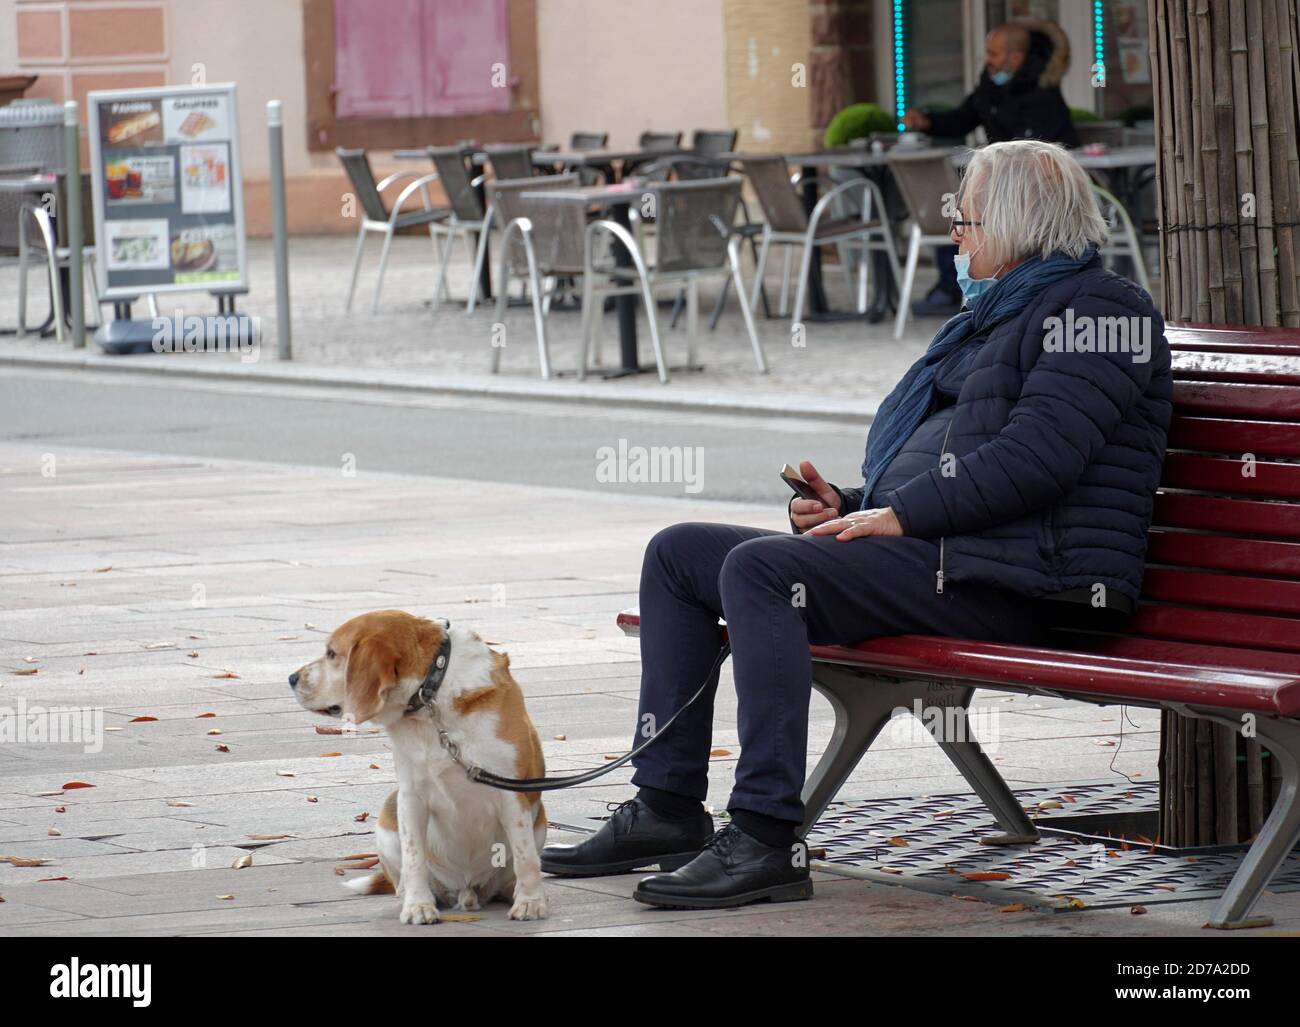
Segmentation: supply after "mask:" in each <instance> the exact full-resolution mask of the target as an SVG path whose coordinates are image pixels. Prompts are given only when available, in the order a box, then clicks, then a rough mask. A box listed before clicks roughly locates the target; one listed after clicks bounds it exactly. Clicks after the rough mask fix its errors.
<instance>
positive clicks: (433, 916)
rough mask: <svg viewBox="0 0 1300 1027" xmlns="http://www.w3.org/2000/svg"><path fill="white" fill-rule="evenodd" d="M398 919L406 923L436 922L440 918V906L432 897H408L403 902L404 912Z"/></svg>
mask: <svg viewBox="0 0 1300 1027" xmlns="http://www.w3.org/2000/svg"><path fill="white" fill-rule="evenodd" d="M397 919H398V920H400V921H401V922H402V923H404V924H436V923H437V922H438V919H439V918H438V907H437V905H436V904H435V903H434V902H433V900H432V899H429V900H428V901H423V900H411V899H407V900H406V901H405V902H403V903H402V913H401V916H399V917H398V918H397Z"/></svg>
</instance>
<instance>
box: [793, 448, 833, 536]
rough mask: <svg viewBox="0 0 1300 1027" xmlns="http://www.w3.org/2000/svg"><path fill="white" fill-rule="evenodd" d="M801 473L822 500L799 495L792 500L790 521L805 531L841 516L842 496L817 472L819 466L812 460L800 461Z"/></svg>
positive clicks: (799, 529)
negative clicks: (801, 497) (815, 465)
mask: <svg viewBox="0 0 1300 1027" xmlns="http://www.w3.org/2000/svg"><path fill="white" fill-rule="evenodd" d="M799 473H800V474H801V475H803V480H804V481H806V482H807V483H808V484H809V485H811V486H812V488H813V491H814V492H816V493H817V495H819V496H820V497H821V501H820V502H818V501H817V500H815V499H800V498H799V497H798V496H795V498H794V499H793V500H791V502H790V522H791V523H792V524H793V525H794V526H795V528H796V529H798V531H799V532H800V533H803V532H805V531H807V530H808V529H809V528H812V527H814V526H815V525H818V524H824V523H826V522H827V521H832V520H834V519H835V518H837V517H839V515H840V497H839V496H838V495H837V494H836V492H835V490H834V489H833V488H831V487H830V486H829V485H828V484H826V480H825V479H824V478H823V477H822V476H821V475H820V474H818V473H817V468H816V467H814V466H813V465H812V463H811V462H810V461H808V460H802V461H800V463H799Z"/></svg>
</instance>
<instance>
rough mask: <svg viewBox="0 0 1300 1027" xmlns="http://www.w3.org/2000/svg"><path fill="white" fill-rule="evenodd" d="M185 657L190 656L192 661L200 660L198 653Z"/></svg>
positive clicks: (188, 654) (187, 654)
mask: <svg viewBox="0 0 1300 1027" xmlns="http://www.w3.org/2000/svg"><path fill="white" fill-rule="evenodd" d="M185 655H186V656H188V657H189V658H190V659H191V660H197V659H198V658H199V654H198V653H186V654H185Z"/></svg>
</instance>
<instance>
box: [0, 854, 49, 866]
mask: <svg viewBox="0 0 1300 1027" xmlns="http://www.w3.org/2000/svg"><path fill="white" fill-rule="evenodd" d="M48 862H49V860H48V859H30V858H28V857H27V856H0V863H8V864H9V865H10V866H13V867H43V866H45V864H46V863H48Z"/></svg>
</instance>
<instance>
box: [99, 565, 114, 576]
mask: <svg viewBox="0 0 1300 1027" xmlns="http://www.w3.org/2000/svg"><path fill="white" fill-rule="evenodd" d="M112 569H113V565H112V564H111V563H110V564H109V565H108V566H107V567H96V568H95V573H96V574H107V573H108V572H109V571H111V570H112Z"/></svg>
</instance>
